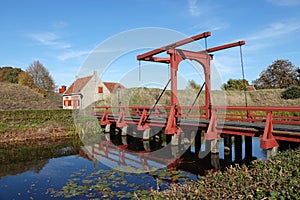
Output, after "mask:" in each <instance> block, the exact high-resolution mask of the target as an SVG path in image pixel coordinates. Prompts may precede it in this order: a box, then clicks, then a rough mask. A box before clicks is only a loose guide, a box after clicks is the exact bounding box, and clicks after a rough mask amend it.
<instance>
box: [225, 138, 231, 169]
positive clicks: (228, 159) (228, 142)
mask: <svg viewBox="0 0 300 200" xmlns="http://www.w3.org/2000/svg"><path fill="white" fill-rule="evenodd" d="M223 138H224V160H225V162H226V165H227V164H230V163H232V137H231V135H223Z"/></svg>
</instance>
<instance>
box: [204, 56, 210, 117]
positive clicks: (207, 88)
mask: <svg viewBox="0 0 300 200" xmlns="http://www.w3.org/2000/svg"><path fill="white" fill-rule="evenodd" d="M202 64H204V67H203V69H204V76H205V112H206V120H209V119H210V117H211V100H210V91H211V82H210V59H209V61H207V60H206V61H205V63H202Z"/></svg>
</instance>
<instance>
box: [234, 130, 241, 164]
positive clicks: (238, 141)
mask: <svg viewBox="0 0 300 200" xmlns="http://www.w3.org/2000/svg"><path fill="white" fill-rule="evenodd" d="M242 154H243V148H242V136H240V135H235V136H234V157H235V162H241V161H242V159H243V156H242Z"/></svg>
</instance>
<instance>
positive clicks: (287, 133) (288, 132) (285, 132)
mask: <svg viewBox="0 0 300 200" xmlns="http://www.w3.org/2000/svg"><path fill="white" fill-rule="evenodd" d="M96 116H97V118H98V119H99V120H100V119H101V118H102V116H103V114H99V113H98V114H97V115H96ZM118 118H119V115H118V114H109V115H108V119H109V121H110V122H116V121H117V119H118ZM124 120H125V122H126V123H127V124H134V125H137V124H138V123H139V121H140V116H134V115H133V116H131V115H125V116H124ZM167 120H168V118H166V117H156V116H151V117H149V118H148V120H147V123H148V125H149V126H150V127H151V126H152V127H165V126H166V125H167ZM209 123H210V121H209V120H204V119H185V118H182V119H180V120H179V122H178V125H179V126H180V127H182V128H188V127H198V129H199V130H207V128H208V126H209ZM264 129H265V123H258V122H255V123H253V122H243V121H222V120H218V121H217V130H218V133H220V134H233V135H245V136H252V137H261V136H262V134H263V133H264ZM273 135H274V137H275V139H279V140H286V141H294V142H300V126H298V125H287V124H273Z"/></svg>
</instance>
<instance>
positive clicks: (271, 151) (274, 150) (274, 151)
mask: <svg viewBox="0 0 300 200" xmlns="http://www.w3.org/2000/svg"><path fill="white" fill-rule="evenodd" d="M277 152H278V147H273V148H270V149H267V160H270V159H272V158H273V157H274V156H275V155H276V154H277Z"/></svg>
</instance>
